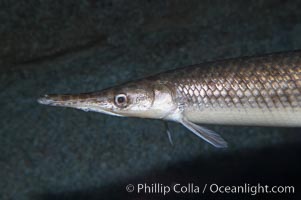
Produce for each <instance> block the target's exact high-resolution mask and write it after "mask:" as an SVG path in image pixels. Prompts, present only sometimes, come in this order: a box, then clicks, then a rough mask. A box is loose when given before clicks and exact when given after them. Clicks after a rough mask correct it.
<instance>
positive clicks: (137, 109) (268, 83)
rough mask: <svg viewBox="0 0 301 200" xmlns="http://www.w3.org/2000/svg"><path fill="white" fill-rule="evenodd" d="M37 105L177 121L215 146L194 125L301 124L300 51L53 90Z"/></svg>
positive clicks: (215, 141) (214, 138)
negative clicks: (87, 89) (81, 89)
mask: <svg viewBox="0 0 301 200" xmlns="http://www.w3.org/2000/svg"><path fill="white" fill-rule="evenodd" d="M38 102H39V103H41V104H46V105H52V106H63V107H72V108H77V109H81V110H84V111H95V112H100V113H105V114H109V115H115V116H122V117H141V118H154V119H162V120H170V121H175V122H178V123H181V124H182V125H184V126H185V127H186V128H188V129H189V130H190V131H192V132H193V133H194V134H195V135H197V136H199V137H200V138H203V139H204V140H206V141H207V142H209V143H210V144H212V145H214V146H216V147H226V146H227V143H226V142H225V140H224V139H222V137H221V136H220V135H219V134H217V133H215V132H214V131H212V130H209V129H206V128H204V127H202V126H200V125H197V123H198V124H229V125H255V126H283V127H298V126H301V51H299V52H298V51H296V52H287V53H275V54H270V55H263V56H258V57H242V58H235V59H227V60H221V61H216V62H207V63H202V64H197V65H193V66H188V67H184V68H179V69H175V70H171V71H167V72H163V73H160V74H157V75H153V76H150V77H146V78H143V79H140V80H136V81H131V82H127V83H124V84H121V85H119V86H115V87H112V88H108V89H104V90H101V91H97V92H91V93H82V94H63V95H61V94H51V95H45V96H43V97H41V98H39V99H38Z"/></svg>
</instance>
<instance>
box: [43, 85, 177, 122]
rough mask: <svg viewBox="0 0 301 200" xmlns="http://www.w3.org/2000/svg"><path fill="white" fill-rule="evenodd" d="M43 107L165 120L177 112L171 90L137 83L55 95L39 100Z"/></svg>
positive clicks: (165, 87) (160, 86)
mask: <svg viewBox="0 0 301 200" xmlns="http://www.w3.org/2000/svg"><path fill="white" fill-rule="evenodd" d="M38 102H39V103H41V104H46V105H51V106H61V107H71V108H76V109H81V110H84V111H94V112H100V113H104V114H109V115H114V116H121V117H141V118H155V119H162V118H165V117H166V116H167V115H169V113H170V112H171V111H172V110H174V109H175V108H176V105H175V103H174V101H173V94H172V92H171V90H170V89H169V87H168V86H166V85H165V84H162V83H159V82H152V81H146V80H143V81H137V82H131V83H126V84H123V85H120V86H116V87H112V88H108V89H104V90H102V91H99V92H91V93H81V94H63V95H60V94H58V95H57V94H52V95H45V96H43V97H41V98H39V99H38Z"/></svg>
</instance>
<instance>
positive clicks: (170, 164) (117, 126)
mask: <svg viewBox="0 0 301 200" xmlns="http://www.w3.org/2000/svg"><path fill="white" fill-rule="evenodd" d="M300 8H301V1H284V0H283V1H280V0H262V1H238V0H237V1H234V0H231V1H230V0H229V1H228V0H224V1H214V0H207V1H205V0H202V1H200V0H190V1H187V0H173V1H165V0H154V1H152V0H148V1H142V0H128V1H126V0H104V1H97V0H78V1H74V0H72V1H71V0H70V1H50V0H44V1H37V0H27V1H25V0H18V1H4V0H1V1H0V106H1V107H0V117H1V120H0V199H26V200H27V199H38V200H39V199H41V200H48V199H74V200H79V199H162V198H163V196H162V195H144V194H139V195H137V194H128V193H127V192H126V191H125V186H126V185H127V184H129V183H133V184H137V183H144V182H148V183H149V184H151V183H162V184H166V185H173V184H175V183H181V184H183V185H185V184H187V183H189V182H193V183H195V184H196V185H199V186H202V185H204V184H206V183H207V184H211V183H217V184H220V185H242V184H244V183H249V184H258V183H261V184H268V185H270V186H273V185H293V186H295V191H296V194H295V195H292V194H287V195H283V194H281V195H271V194H269V195H265V196H262V195H258V196H257V197H260V198H263V197H264V198H268V197H271V198H275V197H280V198H290V199H293V198H297V195H298V194H300V188H301V184H300V178H301V176H300V169H301V162H300V161H301V158H300V152H301V147H300V146H301V135H300V134H301V133H300V129H298V128H265V127H230V126H208V127H209V128H212V129H213V130H215V131H217V132H218V133H221V135H222V136H223V137H224V138H225V139H226V140H227V141H228V142H229V144H230V147H229V148H228V149H225V150H220V149H215V148H213V147H212V146H210V145H208V144H207V143H205V142H204V141H202V140H200V139H198V138H197V137H195V136H194V135H193V134H191V133H190V132H189V131H188V130H186V129H185V128H183V127H182V126H180V125H178V124H175V123H169V126H170V128H171V131H172V135H173V140H174V145H173V146H172V145H170V144H169V142H168V138H167V136H166V133H165V129H164V124H163V122H161V121H159V120H148V119H134V118H117V117H112V116H105V115H102V114H97V113H86V112H82V111H78V110H72V109H64V108H54V107H47V106H42V105H39V104H37V102H36V99H37V97H39V96H40V95H42V94H45V93H69V92H74V93H76V92H87V91H93V90H100V89H103V88H106V87H109V86H113V85H116V84H120V83H123V82H125V81H128V80H134V79H138V78H141V77H144V76H148V75H150V74H154V73H158V72H161V71H164V70H167V69H174V68H177V67H182V66H185V65H190V64H196V63H200V62H205V61H209V60H219V59H225V58H232V57H239V56H250V55H260V54H265V53H272V52H281V51H292V50H298V49H301V12H300ZM249 196H250V195H245V197H249ZM207 197H213V198H217V197H222V198H234V197H238V196H237V195H229V194H228V195H221V196H218V195H212V194H211V195H210V194H209V192H208V193H206V194H204V195H203V194H199V195H183V196H181V195H175V194H171V195H168V196H167V198H169V199H175V198H179V199H184V198H186V199H192V198H195V199H199V198H207Z"/></svg>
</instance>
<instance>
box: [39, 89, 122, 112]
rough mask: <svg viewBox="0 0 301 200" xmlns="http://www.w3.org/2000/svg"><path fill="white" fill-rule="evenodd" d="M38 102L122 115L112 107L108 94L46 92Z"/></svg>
mask: <svg viewBox="0 0 301 200" xmlns="http://www.w3.org/2000/svg"><path fill="white" fill-rule="evenodd" d="M37 101H38V103H40V104H43V105H49V106H58V107H69V108H75V109H79V110H83V111H86V112H89V111H93V112H99V113H103V114H108V115H113V116H118V117H122V116H123V115H121V114H118V113H115V112H114V111H113V109H112V103H111V102H110V101H109V97H108V94H106V95H103V94H101V93H99V92H98V93H83V94H46V95H44V96H42V97H40V98H38V100H37Z"/></svg>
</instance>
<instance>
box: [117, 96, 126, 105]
mask: <svg viewBox="0 0 301 200" xmlns="http://www.w3.org/2000/svg"><path fill="white" fill-rule="evenodd" d="M115 104H116V105H117V106H118V107H124V106H126V104H127V96H126V95H125V94H118V95H116V96H115Z"/></svg>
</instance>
